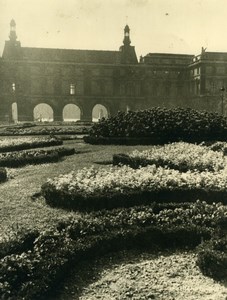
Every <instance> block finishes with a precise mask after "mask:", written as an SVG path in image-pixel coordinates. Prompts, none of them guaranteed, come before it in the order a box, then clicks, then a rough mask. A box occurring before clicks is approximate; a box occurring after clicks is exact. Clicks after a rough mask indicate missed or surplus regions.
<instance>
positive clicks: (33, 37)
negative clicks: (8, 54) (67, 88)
mask: <svg viewBox="0 0 227 300" xmlns="http://www.w3.org/2000/svg"><path fill="white" fill-rule="evenodd" d="M12 18H13V19H14V20H15V21H16V24H17V36H18V40H20V41H21V45H22V46H24V47H48V48H72V49H98V50H118V49H119V47H120V46H121V45H122V40H123V29H124V26H125V24H126V23H128V25H129V27H130V29H131V41H132V45H134V46H135V47H136V52H137V56H138V57H139V56H140V55H146V54H147V53H150V52H160V53H186V54H199V53H200V51H201V47H202V46H203V47H206V48H207V51H224V52H227V30H226V29H227V0H0V54H1V53H2V50H3V47H4V42H5V40H7V39H8V35H9V23H10V20H11V19H12Z"/></svg>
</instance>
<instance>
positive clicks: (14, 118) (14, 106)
mask: <svg viewBox="0 0 227 300" xmlns="http://www.w3.org/2000/svg"><path fill="white" fill-rule="evenodd" d="M12 121H13V122H14V123H17V121H18V108H17V103H16V102H13V103H12Z"/></svg>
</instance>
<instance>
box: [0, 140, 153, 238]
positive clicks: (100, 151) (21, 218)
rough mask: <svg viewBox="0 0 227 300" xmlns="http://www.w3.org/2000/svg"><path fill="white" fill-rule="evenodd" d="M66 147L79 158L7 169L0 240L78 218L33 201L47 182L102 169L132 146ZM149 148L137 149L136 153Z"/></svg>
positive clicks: (0, 197) (75, 143) (0, 200)
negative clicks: (32, 229)
mask: <svg viewBox="0 0 227 300" xmlns="http://www.w3.org/2000/svg"><path fill="white" fill-rule="evenodd" d="M64 145H65V146H70V147H75V149H76V150H80V151H81V152H82V153H81V154H75V155H72V156H68V157H65V158H64V159H63V160H61V161H60V162H58V163H51V164H42V165H32V166H25V167H22V168H17V169H8V172H9V174H10V176H11V177H12V178H11V179H10V180H9V181H7V182H5V183H2V184H0V211H1V215H0V217H1V223H0V230H1V236H0V239H1V238H4V237H6V236H7V237H9V236H10V235H13V232H16V231H17V230H18V229H20V228H35V229H48V228H52V227H53V226H54V225H55V224H56V223H57V222H58V221H59V220H62V219H64V218H67V217H68V216H69V215H72V216H74V217H77V216H78V214H79V213H77V212H67V211H64V210H61V209H54V208H51V207H48V206H47V205H46V204H45V202H44V199H42V198H41V197H39V198H35V199H32V195H33V194H35V193H39V191H40V187H41V185H42V184H43V183H44V182H45V181H46V179H47V178H52V177H55V176H58V175H59V174H65V173H68V172H70V171H72V170H78V169H81V168H84V167H89V166H91V165H94V166H95V167H97V168H100V167H102V168H105V167H107V165H108V163H110V162H111V160H112V156H113V154H117V153H127V152H128V151H132V150H134V148H135V147H134V146H113V145H110V146H102V145H89V144H85V143H83V142H81V141H79V140H71V141H65V142H64ZM148 147H149V146H137V147H136V148H137V149H138V150H144V149H147V148H148Z"/></svg>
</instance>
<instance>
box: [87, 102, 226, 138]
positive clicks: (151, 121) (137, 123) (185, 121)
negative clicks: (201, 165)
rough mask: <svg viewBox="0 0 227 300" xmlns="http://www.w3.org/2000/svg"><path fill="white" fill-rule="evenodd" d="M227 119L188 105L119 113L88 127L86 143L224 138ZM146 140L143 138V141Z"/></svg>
mask: <svg viewBox="0 0 227 300" xmlns="http://www.w3.org/2000/svg"><path fill="white" fill-rule="evenodd" d="M226 135H227V119H226V118H224V117H222V116H220V115H218V114H215V113H210V112H206V111H196V110H194V109H191V108H173V109H167V108H160V107H154V108H151V109H149V110H143V111H137V112H132V111H130V112H128V113H124V112H119V113H118V114H117V115H116V116H114V117H110V118H109V119H101V120H100V121H99V122H98V123H96V124H94V125H93V126H92V128H91V130H90V136H89V137H86V138H85V141H87V142H95V139H97V140H98V141H97V142H99V143H102V142H104V143H108V141H110V138H111V139H112V138H114V139H115V138H120V140H119V141H118V143H122V144H123V143H124V142H125V141H126V142H127V138H136V139H139V140H141V139H142V141H145V140H146V143H148V142H149V139H150V143H154V142H155V140H157V143H167V142H173V141H180V140H183V141H189V142H199V141H200V142H201V141H206V140H217V139H220V140H226ZM143 139H145V140H143Z"/></svg>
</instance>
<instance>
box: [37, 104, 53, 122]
mask: <svg viewBox="0 0 227 300" xmlns="http://www.w3.org/2000/svg"><path fill="white" fill-rule="evenodd" d="M33 116H34V121H37V122H53V120H54V112H53V109H52V107H51V106H50V105H49V104H46V103H40V104H38V105H36V106H35V108H34V110H33Z"/></svg>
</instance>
